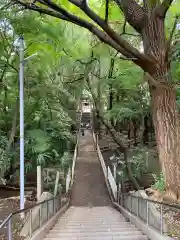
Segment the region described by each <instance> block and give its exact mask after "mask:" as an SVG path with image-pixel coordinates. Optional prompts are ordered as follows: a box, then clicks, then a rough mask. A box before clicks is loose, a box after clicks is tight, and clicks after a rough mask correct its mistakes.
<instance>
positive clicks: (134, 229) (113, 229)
mask: <svg viewBox="0 0 180 240" xmlns="http://www.w3.org/2000/svg"><path fill="white" fill-rule="evenodd" d="M128 231H132V232H133V231H137V228H135V227H134V228H133V227H132V228H131V229H129V228H128V227H127V228H117V227H115V228H112V227H111V228H101V229H98V228H83V227H82V228H63V229H61V228H58V229H54V228H53V229H52V230H51V233H53V234H56V233H64V232H65V233H66V232H68V233H79V232H84V233H86V232H111V233H113V232H128Z"/></svg>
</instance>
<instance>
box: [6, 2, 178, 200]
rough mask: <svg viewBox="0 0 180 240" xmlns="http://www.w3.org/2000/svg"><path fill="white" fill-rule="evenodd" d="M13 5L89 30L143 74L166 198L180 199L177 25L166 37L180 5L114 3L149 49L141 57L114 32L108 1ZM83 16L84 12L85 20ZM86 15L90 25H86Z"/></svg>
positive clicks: (21, 3)
mask: <svg viewBox="0 0 180 240" xmlns="http://www.w3.org/2000/svg"><path fill="white" fill-rule="evenodd" d="M10 2H15V3H16V4H20V5H21V6H22V7H23V8H24V9H31V10H34V11H37V12H39V13H41V14H48V15H50V16H53V17H56V18H59V19H62V20H65V21H68V22H72V23H74V24H76V25H78V26H81V27H83V28H86V29H88V30H89V31H90V32H92V33H93V34H95V35H96V36H97V37H98V38H99V39H100V40H101V41H102V42H104V43H106V44H108V45H109V46H111V47H113V48H114V49H115V50H117V51H118V52H119V53H121V54H122V55H123V57H122V58H125V59H128V60H132V61H133V62H134V63H135V64H136V65H138V66H140V67H141V68H142V69H143V70H144V72H145V73H146V75H147V77H146V78H147V81H148V83H149V86H150V90H151V96H152V111H153V121H154V125H155V131H156V141H157V146H158V151H159V158H160V162H161V165H162V169H163V172H164V174H165V181H166V195H170V196H171V197H172V198H174V199H178V198H180V160H179V159H180V142H179V141H180V134H179V127H180V126H179V118H178V115H177V112H176V92H175V89H174V87H173V84H172V77H171V72H170V61H171V52H172V51H171V50H172V36H173V31H174V30H175V29H176V22H177V21H175V24H174V27H173V30H172V33H171V34H170V36H169V37H168V39H167V37H166V33H165V19H166V15H167V11H168V10H169V8H170V7H171V5H172V3H173V2H174V4H177V7H178V4H179V3H177V1H175V0H174V1H173V0H163V1H161V0H143V1H141V2H140V1H136V0H114V1H113V3H112V4H115V5H116V7H117V8H118V10H119V13H121V12H123V14H124V18H125V22H128V23H129V25H131V26H132V27H133V28H134V29H135V30H136V31H137V32H138V34H139V35H140V36H141V38H142V41H143V46H144V52H143V53H142V52H140V51H139V50H138V49H137V48H135V47H134V46H133V45H132V44H130V43H129V42H128V41H127V40H125V38H124V37H123V36H122V34H120V35H119V33H118V32H117V31H115V30H114V28H113V26H112V24H111V23H110V21H109V12H110V11H108V8H109V5H110V4H109V2H108V1H106V4H105V6H101V7H99V4H97V3H95V2H91V3H90V4H89V2H88V1H86V0H69V1H67V2H66V3H64V2H63V1H62V2H60V1H56V0H54V1H52V0H35V1H33V0H32V1H31V0H30V1H25V0H10ZM93 7H94V9H95V10H93ZM102 9H104V14H102ZM79 10H81V12H83V16H82V17H81V15H80V14H79ZM97 12H99V14H97ZM84 14H85V15H86V16H88V17H89V18H90V20H86V18H85V15H84ZM102 15H104V17H102ZM125 25H126V24H125Z"/></svg>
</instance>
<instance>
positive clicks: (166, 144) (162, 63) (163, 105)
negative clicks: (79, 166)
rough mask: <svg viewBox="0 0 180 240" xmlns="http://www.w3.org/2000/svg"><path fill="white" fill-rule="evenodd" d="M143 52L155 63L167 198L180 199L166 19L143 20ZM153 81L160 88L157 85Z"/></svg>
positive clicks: (154, 97)
mask: <svg viewBox="0 0 180 240" xmlns="http://www.w3.org/2000/svg"><path fill="white" fill-rule="evenodd" d="M142 38H143V44H144V52H145V54H146V55H147V56H150V57H153V58H154V59H156V67H152V68H151V66H150V65H149V68H151V70H150V71H151V77H148V78H147V81H148V83H149V87H150V92H151V103H152V116H153V123H154V128H155V135H156V142H157V148H158V153H159V161H160V163H161V167H162V171H163V173H164V176H165V187H166V193H165V195H164V198H168V199H169V198H170V199H171V200H172V199H173V200H177V199H180V139H179V137H180V135H179V127H180V124H179V117H178V115H177V111H176V92H175V90H174V89H173V87H171V75H170V64H169V63H170V61H169V59H168V54H167V40H166V35H165V27H164V18H162V17H161V16H159V15H157V13H156V12H155V11H154V12H151V14H149V15H148V14H147V15H146V17H145V19H144V29H143V31H142ZM152 78H153V79H154V80H155V82H156V83H158V85H154V84H153V82H152Z"/></svg>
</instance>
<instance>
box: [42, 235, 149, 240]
mask: <svg viewBox="0 0 180 240" xmlns="http://www.w3.org/2000/svg"><path fill="white" fill-rule="evenodd" d="M45 239H46V240H54V239H59V238H58V237H55V236H54V237H46V238H45ZM61 240H148V238H147V237H146V236H145V235H142V236H115V237H111V236H108V237H105V236H103V237H101V236H96V237H63V238H61Z"/></svg>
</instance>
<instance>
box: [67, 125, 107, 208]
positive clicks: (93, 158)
mask: <svg viewBox="0 0 180 240" xmlns="http://www.w3.org/2000/svg"><path fill="white" fill-rule="evenodd" d="M71 204H72V205H74V206H107V205H110V198H109V195H108V190H107V188H106V185H105V180H104V176H103V172H102V169H101V166H100V161H99V159H98V156H97V153H96V149H95V146H94V142H93V137H92V134H91V131H88V130H86V131H85V135H84V136H80V142H79V152H78V157H77V162H76V166H75V176H74V184H73V188H72V195H71Z"/></svg>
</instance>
